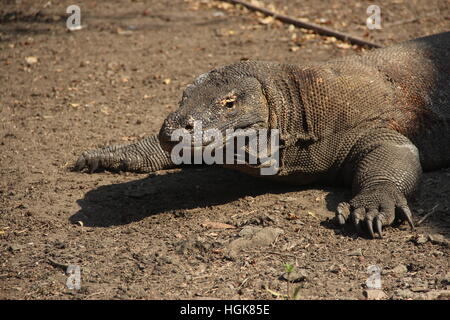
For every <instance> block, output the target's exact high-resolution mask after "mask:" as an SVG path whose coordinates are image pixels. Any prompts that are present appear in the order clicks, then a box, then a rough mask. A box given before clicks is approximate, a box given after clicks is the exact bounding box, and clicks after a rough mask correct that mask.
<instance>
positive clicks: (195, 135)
mask: <svg viewBox="0 0 450 320" xmlns="http://www.w3.org/2000/svg"><path fill="white" fill-rule="evenodd" d="M196 129H197V126H192V127H187V128H178V129H171V128H168V127H165V126H163V127H162V128H161V130H160V133H159V140H160V143H161V147H162V148H163V149H164V150H165V151H167V152H169V153H170V152H172V150H173V148H174V147H175V146H176V145H178V144H180V143H183V147H184V148H188V147H189V146H190V149H191V151H192V152H194V151H200V150H201V151H203V150H205V148H206V147H208V146H210V147H214V148H225V147H226V146H227V145H230V143H231V142H232V140H233V139H238V138H243V137H249V138H252V137H253V135H256V136H257V134H258V132H259V130H261V129H266V123H264V122H262V121H258V122H255V123H250V124H249V123H242V124H240V125H239V126H233V124H229V125H227V126H222V127H219V128H217V127H216V128H215V127H212V128H206V129H205V128H202V129H201V130H198V129H197V130H196ZM219 137H220V138H219ZM234 145H235V144H234ZM247 145H248V141H247Z"/></svg>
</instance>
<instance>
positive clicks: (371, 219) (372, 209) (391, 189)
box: [336, 128, 422, 237]
mask: <svg viewBox="0 0 450 320" xmlns="http://www.w3.org/2000/svg"><path fill="white" fill-rule="evenodd" d="M374 130H375V131H374ZM345 167H347V170H352V171H353V172H354V174H353V182H352V184H353V186H352V189H353V193H354V197H353V198H352V199H351V200H350V201H349V202H343V203H340V204H339V205H338V208H337V212H336V220H337V222H338V223H339V224H340V225H343V224H344V223H345V222H346V221H350V222H351V223H352V224H353V225H355V227H356V228H357V229H358V230H361V229H362V228H363V227H364V228H366V229H367V230H368V232H369V234H370V235H371V236H372V237H374V230H375V232H376V233H378V234H379V235H380V237H381V235H382V232H381V231H382V227H383V226H386V225H390V224H392V222H393V221H394V219H395V217H396V212H397V217H398V218H400V219H402V220H406V221H408V223H409V225H410V226H411V228H414V224H413V221H412V215H411V210H410V209H409V207H408V204H407V200H406V199H407V197H408V196H409V195H410V194H411V193H412V192H413V191H414V190H415V189H416V187H417V185H418V182H419V179H420V176H421V173H422V168H421V165H420V161H419V152H418V150H417V148H416V147H415V146H414V145H413V144H412V142H411V141H410V140H409V139H408V138H406V137H405V136H403V135H401V134H400V133H398V132H395V131H391V130H389V129H385V128H381V129H373V130H372V131H371V132H368V133H367V134H366V135H363V136H362V138H360V139H359V140H358V141H357V142H356V143H355V145H354V146H353V148H352V150H351V152H350V154H349V157H348V159H347V160H346V164H345ZM347 172H348V171H347Z"/></svg>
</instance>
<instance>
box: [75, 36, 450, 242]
mask: <svg viewBox="0 0 450 320" xmlns="http://www.w3.org/2000/svg"><path fill="white" fill-rule="evenodd" d="M449 70H450V32H446V33H441V34H436V35H432V36H428V37H423V38H419V39H415V40H412V41H407V42H404V43H399V44H397V45H394V46H391V47H388V48H383V49H376V50H372V51H371V52H369V53H367V54H364V55H360V56H359V55H358V56H351V57H345V58H339V59H335V60H330V61H328V62H325V63H314V64H305V65H287V64H279V63H272V62H256V61H245V62H240V63H236V64H234V65H231V66H226V67H222V68H218V69H215V70H213V71H211V72H209V73H207V74H204V75H202V76H200V77H199V78H197V80H196V81H195V82H194V83H193V84H192V85H190V86H188V87H187V88H186V90H185V92H184V94H183V98H182V101H181V103H180V108H179V109H178V110H177V111H176V112H174V113H173V114H171V115H169V117H168V118H167V119H166V121H165V123H164V125H163V127H162V129H161V131H160V134H159V138H158V135H151V136H149V137H147V138H145V139H142V140H140V141H138V142H135V143H132V144H129V145H121V146H110V147H106V148H101V149H95V150H91V151H86V152H83V153H82V154H81V156H80V157H79V158H78V161H77V163H76V165H75V169H76V170H82V169H83V168H86V167H87V168H88V169H89V171H90V172H93V171H95V170H96V169H97V168H102V169H108V170H110V169H113V170H114V169H121V170H125V171H141V172H151V171H156V170H163V169H168V168H173V167H175V165H174V163H173V162H172V161H171V155H170V153H169V151H170V149H171V147H170V146H166V147H165V149H163V147H162V146H161V142H162V144H163V145H164V144H165V143H168V142H169V141H170V139H169V137H170V136H171V133H172V132H173V130H175V129H178V128H184V129H185V130H192V129H193V128H192V127H191V126H193V124H192V122H193V121H200V122H201V123H202V126H203V128H219V129H226V128H233V129H237V128H243V127H248V126H252V125H253V126H256V125H259V126H262V127H265V128H267V129H270V130H271V129H277V130H279V132H280V139H281V141H280V142H281V144H282V145H283V147H282V150H281V151H280V163H281V165H280V171H279V173H277V175H276V176H267V178H273V179H276V180H281V181H284V182H289V183H295V184H300V185H304V184H306V183H308V184H309V183H315V182H318V183H321V184H343V185H346V186H351V187H352V191H353V197H352V198H351V199H350V200H349V201H348V202H343V203H341V204H339V205H338V208H337V210H336V221H337V223H338V224H340V225H343V224H344V223H346V222H350V223H352V224H353V225H354V226H355V227H356V229H357V230H360V229H362V228H365V229H366V230H367V231H368V233H369V235H370V236H371V237H374V235H375V233H378V234H379V235H380V237H381V233H382V228H383V227H385V226H388V225H391V224H392V223H393V222H394V220H395V218H400V219H402V220H406V221H408V223H409V224H410V226H411V227H413V226H414V224H413V219H412V214H411V210H410V208H409V206H408V202H407V199H408V197H410V196H411V194H412V193H413V192H414V190H415V189H416V188H417V187H418V185H419V181H420V177H421V173H422V168H423V169H424V170H436V169H439V168H444V167H449V166H450V148H448V146H449V145H450V90H449V83H450V73H449ZM202 143H208V141H202ZM241 168H242V166H241ZM237 169H238V170H241V169H239V168H237ZM243 171H245V170H243ZM248 173H252V172H248Z"/></svg>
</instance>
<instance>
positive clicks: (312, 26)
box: [222, 0, 382, 48]
mask: <svg viewBox="0 0 450 320" xmlns="http://www.w3.org/2000/svg"><path fill="white" fill-rule="evenodd" d="M222 1H225V2H229V3H232V4H235V5H241V6H243V7H245V8H247V9H250V10H252V11H257V12H261V13H263V14H265V15H267V16H271V17H273V18H274V19H277V20H279V21H281V22H284V23H288V24H292V25H294V26H296V27H299V28H305V29H310V30H314V31H315V32H316V33H318V34H321V35H324V36H330V37H335V38H336V39H339V40H342V41H345V42H349V43H352V44H356V45H359V46H366V47H369V48H381V47H382V46H381V45H379V44H377V43H374V42H370V41H366V40H363V39H361V38H358V37H354V36H351V35H349V34H346V33H343V32H339V31H335V30H333V29H330V28H326V27H323V26H320V25H317V24H315V23H311V22H306V21H301V20H298V19H294V18H291V17H288V16H285V15H281V14H278V13H275V12H273V11H270V10H267V9H265V8H260V7H257V6H254V5H252V4H249V3H246V2H244V1H240V0H222Z"/></svg>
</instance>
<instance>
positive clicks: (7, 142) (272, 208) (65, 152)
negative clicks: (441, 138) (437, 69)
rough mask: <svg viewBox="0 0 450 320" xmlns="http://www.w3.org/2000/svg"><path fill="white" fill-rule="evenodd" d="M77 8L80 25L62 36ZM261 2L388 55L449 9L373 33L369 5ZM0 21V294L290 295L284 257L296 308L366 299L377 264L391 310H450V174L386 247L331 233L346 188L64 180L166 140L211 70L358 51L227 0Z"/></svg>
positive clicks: (118, 4) (220, 176) (402, 4)
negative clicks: (448, 306) (77, 271)
mask: <svg viewBox="0 0 450 320" xmlns="http://www.w3.org/2000/svg"><path fill="white" fill-rule="evenodd" d="M370 3H371V4H372V3H373V1H371V2H370ZM71 4H77V5H78V6H79V7H80V8H81V23H82V25H83V28H82V29H81V30H79V31H73V32H69V31H68V30H67V28H66V18H67V16H68V14H66V8H67V6H68V5H71ZM259 4H261V5H263V6H266V7H269V8H272V9H275V10H277V11H278V12H282V13H287V14H290V15H292V16H294V17H300V18H304V19H308V20H309V21H312V22H316V23H320V24H324V25H326V26H328V27H332V28H335V29H338V30H341V31H346V32H351V33H353V34H355V35H357V36H360V37H365V38H366V39H369V40H371V41H377V42H379V43H381V44H383V45H389V44H392V43H396V42H398V41H401V40H406V39H410V38H414V37H417V36H422V35H427V34H432V33H437V32H442V31H448V30H449V29H450V10H449V2H448V1H446V0H442V1H440V0H435V1H434V0H431V1H430V0H426V1H425V0H424V1H419V0H417V1H402V0H391V1H383V3H382V4H380V6H381V10H382V19H383V20H382V29H381V30H375V31H368V30H367V28H366V27H365V19H366V18H367V14H366V8H367V6H368V5H369V2H364V1H354V2H352V4H351V5H350V4H348V1H344V0H339V1H331V2H330V1H313V0H304V1H291V0H289V1H287V0H272V1H260V2H259ZM0 23H1V24H0V83H1V86H0V108H1V109H0V175H1V180H0V298H1V299H128V298H130V299H186V298H220V299H230V298H233V299H280V298H283V296H282V295H283V294H286V290H287V289H286V287H287V282H286V281H285V280H284V279H283V278H282V277H280V276H281V275H282V274H283V272H284V266H283V265H284V264H285V263H289V264H292V265H293V266H294V267H295V269H294V273H295V274H294V276H293V278H295V281H296V282H295V283H293V284H292V285H291V288H296V287H299V296H300V298H301V299H360V298H361V299H363V298H364V297H365V296H364V290H365V288H366V280H367V278H368V277H369V276H370V274H369V273H368V267H369V266H371V265H376V266H378V267H379V268H381V280H382V288H383V291H384V294H385V296H383V295H381V296H379V297H380V298H385V299H448V297H449V278H450V274H449V247H448V238H449V235H450V229H449V227H450V219H449V217H450V215H449V210H450V200H449V195H450V170H449V169H443V170H441V171H438V172H432V173H427V174H425V176H424V179H423V182H422V184H421V190H420V192H419V193H418V194H417V195H416V196H415V197H414V198H413V199H412V200H411V204H412V208H413V210H414V213H415V221H416V222H418V221H419V220H421V219H423V217H425V215H427V214H430V213H431V214H430V215H428V217H427V218H426V220H425V221H424V222H423V223H422V224H421V225H420V226H419V227H418V228H417V229H416V230H415V231H410V230H409V229H408V228H407V227H406V226H405V225H404V224H402V225H400V226H396V227H391V228H388V229H387V230H386V232H385V238H384V239H382V240H379V239H377V240H368V239H366V238H364V237H358V236H357V235H356V234H355V233H354V232H353V230H352V229H351V228H344V230H340V229H339V228H336V227H335V226H334V225H333V223H332V222H331V218H332V217H333V215H334V213H333V211H334V209H335V207H336V204H337V203H338V202H339V201H342V200H345V199H347V198H348V197H349V196H350V193H349V191H348V190H346V189H339V188H326V187H320V186H316V187H311V188H302V189H299V188H293V187H287V186H283V185H274V184H270V183H267V182H264V181H260V180H257V179H254V178H250V177H247V176H244V175H242V174H239V173H236V172H231V171H227V170H223V169H219V168H214V167H198V168H192V169H186V170H171V171H168V172H157V173H155V174H151V175H146V174H128V173H109V172H101V173H96V174H87V173H78V172H72V171H71V170H70V169H71V166H72V165H73V163H74V161H75V160H76V159H77V157H78V155H79V154H80V153H81V152H82V151H84V150H86V149H91V148H95V147H99V146H103V145H106V144H112V143H124V142H126V141H131V140H134V139H137V138H139V137H142V136H145V135H147V134H148V133H151V132H155V131H157V130H158V129H159V126H160V124H161V123H162V121H163V119H164V118H165V116H166V115H167V114H168V112H170V111H173V110H175V109H176V108H177V103H178V101H179V98H180V97H181V92H182V90H183V88H184V87H185V86H186V85H187V84H188V83H190V82H192V81H193V79H194V78H195V77H196V76H197V75H199V74H201V73H204V72H206V71H208V70H210V69H212V68H213V67H216V66H220V65H225V64H229V63H232V62H236V61H239V60H240V59H259V60H275V61H285V62H292V63H301V62H302V61H317V60H326V59H329V58H333V57H339V56H342V55H347V54H351V53H354V52H355V51H361V48H358V47H355V46H349V45H348V44H346V43H343V42H340V41H336V40H335V39H333V38H327V37H321V36H317V35H314V34H311V33H310V32H308V31H306V30H301V29H295V28H292V27H289V26H287V25H283V24H280V23H278V22H274V21H273V20H272V19H267V18H265V17H263V16H261V15H258V14H255V13H252V12H248V11H247V10H243V9H242V8H236V7H233V6H230V5H228V4H225V3H223V2H216V1H182V0H174V1H170V5H169V2H162V1H156V0H148V1H125V0H124V1H81V0H76V1H74V0H70V1H57V2H56V1H51V2H48V1H31V0H29V1H25V0H23V1H14V0H9V1H7V0H3V1H1V4H0ZM442 147H443V148H446V147H448V146H442ZM237 239H241V240H238V241H237V242H236V241H235V240H237ZM248 239H251V240H248ZM239 241H240V242H239ZM237 244H245V245H243V246H241V247H240V248H238V247H239V245H237ZM231 249H233V250H231ZM238 249H242V251H239V250H238ZM59 264H62V265H67V264H73V265H78V266H80V268H81V289H80V290H69V289H68V288H67V287H66V280H67V275H66V274H65V273H64V270H63V269H64V268H63V267H62V266H61V265H59ZM273 293H278V294H280V295H278V296H277V294H275V295H274V294H273Z"/></svg>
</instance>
